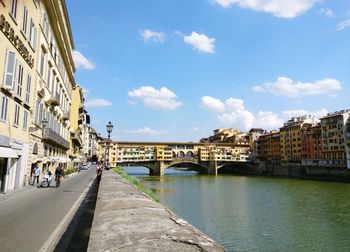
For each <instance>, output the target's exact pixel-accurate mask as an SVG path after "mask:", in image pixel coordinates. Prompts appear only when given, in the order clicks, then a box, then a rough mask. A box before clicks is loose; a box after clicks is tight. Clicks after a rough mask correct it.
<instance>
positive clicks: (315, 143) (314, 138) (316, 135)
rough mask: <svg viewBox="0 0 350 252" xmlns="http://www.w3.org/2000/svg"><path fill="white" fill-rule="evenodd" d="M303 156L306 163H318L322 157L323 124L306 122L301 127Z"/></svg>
mask: <svg viewBox="0 0 350 252" xmlns="http://www.w3.org/2000/svg"><path fill="white" fill-rule="evenodd" d="M301 140H302V142H301V156H302V159H303V162H304V163H305V162H306V163H310V162H311V163H315V162H316V163H317V160H320V159H322V132H321V124H320V123H318V124H316V125H312V124H309V123H306V124H304V125H303V127H302V128H301Z"/></svg>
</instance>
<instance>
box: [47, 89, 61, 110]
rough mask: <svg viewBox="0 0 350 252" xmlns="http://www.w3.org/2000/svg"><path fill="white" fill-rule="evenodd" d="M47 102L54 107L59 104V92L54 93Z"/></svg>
mask: <svg viewBox="0 0 350 252" xmlns="http://www.w3.org/2000/svg"><path fill="white" fill-rule="evenodd" d="M48 103H49V104H50V105H51V106H53V107H55V106H59V105H60V94H59V93H57V92H56V93H55V94H53V95H52V97H51V98H50V99H49V100H48Z"/></svg>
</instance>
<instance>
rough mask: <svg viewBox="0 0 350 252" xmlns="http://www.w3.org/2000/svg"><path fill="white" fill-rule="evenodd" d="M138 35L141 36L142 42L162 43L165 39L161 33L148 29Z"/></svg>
mask: <svg viewBox="0 0 350 252" xmlns="http://www.w3.org/2000/svg"><path fill="white" fill-rule="evenodd" d="M140 34H141V35H142V37H143V40H144V41H145V42H148V41H149V40H152V41H154V42H160V43H163V42H164V41H165V39H166V36H165V34H164V33H163V32H156V31H152V30H150V29H144V30H140Z"/></svg>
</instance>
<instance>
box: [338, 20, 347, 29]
mask: <svg viewBox="0 0 350 252" xmlns="http://www.w3.org/2000/svg"><path fill="white" fill-rule="evenodd" d="M349 26H350V19H345V20H343V21H341V22H340V23H339V24H337V30H338V31H341V30H343V29H345V28H347V27H349Z"/></svg>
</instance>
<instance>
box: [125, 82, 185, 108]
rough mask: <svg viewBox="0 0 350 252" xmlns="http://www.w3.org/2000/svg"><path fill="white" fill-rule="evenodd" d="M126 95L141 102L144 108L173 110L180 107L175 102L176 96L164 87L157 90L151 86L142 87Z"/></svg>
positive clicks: (178, 102) (177, 102) (178, 103)
mask: <svg viewBox="0 0 350 252" xmlns="http://www.w3.org/2000/svg"><path fill="white" fill-rule="evenodd" d="M128 95H129V96H130V97H132V98H135V99H140V100H142V101H143V103H144V105H145V106H146V107H150V108H155V109H163V110H173V109H176V108H178V107H180V106H181V105H182V103H181V102H180V101H177V100H176V98H177V96H176V94H175V93H174V92H172V91H171V90H169V89H167V88H166V87H162V88H161V89H159V90H157V89H155V88H154V87H152V86H142V87H140V88H138V89H133V90H132V91H129V92H128Z"/></svg>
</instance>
